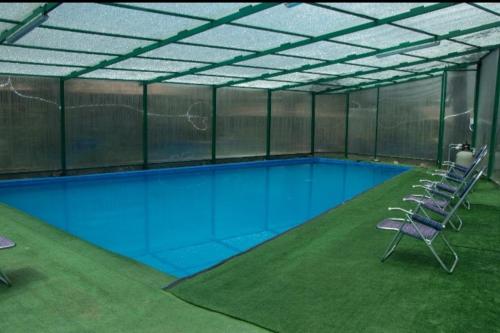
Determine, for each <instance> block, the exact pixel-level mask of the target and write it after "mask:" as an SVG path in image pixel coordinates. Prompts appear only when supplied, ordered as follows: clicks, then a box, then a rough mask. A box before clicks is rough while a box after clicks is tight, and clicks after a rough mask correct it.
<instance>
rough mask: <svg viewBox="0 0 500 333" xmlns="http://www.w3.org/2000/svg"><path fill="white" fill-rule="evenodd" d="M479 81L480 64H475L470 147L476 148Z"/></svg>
mask: <svg viewBox="0 0 500 333" xmlns="http://www.w3.org/2000/svg"><path fill="white" fill-rule="evenodd" d="M480 81H481V63H479V64H477V72H476V85H475V90H474V126H473V127H472V143H471V144H472V147H476V140H477V120H478V117H477V115H478V113H479V82H480Z"/></svg>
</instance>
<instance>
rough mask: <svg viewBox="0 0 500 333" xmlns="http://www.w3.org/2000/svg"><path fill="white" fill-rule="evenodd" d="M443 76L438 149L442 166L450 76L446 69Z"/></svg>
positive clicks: (438, 162)
mask: <svg viewBox="0 0 500 333" xmlns="http://www.w3.org/2000/svg"><path fill="white" fill-rule="evenodd" d="M441 78H442V80H441V106H440V109H439V139H438V149H437V164H438V166H439V167H441V164H442V163H443V140H444V114H445V109H446V88H447V87H446V85H447V78H448V75H447V71H446V70H445V71H444V73H443V76H442V77H441Z"/></svg>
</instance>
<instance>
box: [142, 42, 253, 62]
mask: <svg viewBox="0 0 500 333" xmlns="http://www.w3.org/2000/svg"><path fill="white" fill-rule="evenodd" d="M247 54H250V52H244V51H233V50H225V49H218V48H213V47H204V46H192V45H184V44H169V45H166V46H163V47H160V48H158V49H156V50H153V51H149V52H147V53H144V54H143V56H146V57H160V58H161V57H163V58H171V59H179V60H191V61H205V62H221V61H225V60H228V59H232V58H234V57H238V56H243V55H247Z"/></svg>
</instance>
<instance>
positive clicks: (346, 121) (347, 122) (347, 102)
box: [344, 94, 349, 158]
mask: <svg viewBox="0 0 500 333" xmlns="http://www.w3.org/2000/svg"><path fill="white" fill-rule="evenodd" d="M344 135H345V137H344V157H345V158H348V156H349V153H348V151H347V148H348V147H349V94H346V98H345V133H344Z"/></svg>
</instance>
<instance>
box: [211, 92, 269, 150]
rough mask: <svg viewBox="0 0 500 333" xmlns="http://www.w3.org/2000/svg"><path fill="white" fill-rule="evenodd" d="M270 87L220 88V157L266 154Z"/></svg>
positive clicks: (217, 139)
mask: <svg viewBox="0 0 500 333" xmlns="http://www.w3.org/2000/svg"><path fill="white" fill-rule="evenodd" d="M266 141H267V91H266V90H262V89H259V90H257V89H243V88H221V89H217V138H216V143H217V149H216V152H217V158H228V157H244V156H262V155H265V154H266Z"/></svg>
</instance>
